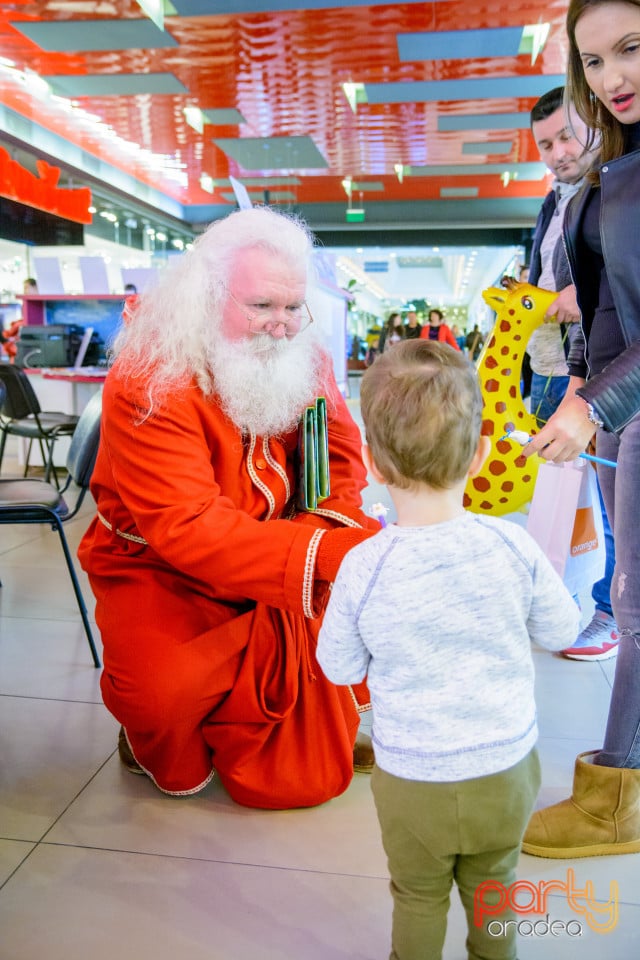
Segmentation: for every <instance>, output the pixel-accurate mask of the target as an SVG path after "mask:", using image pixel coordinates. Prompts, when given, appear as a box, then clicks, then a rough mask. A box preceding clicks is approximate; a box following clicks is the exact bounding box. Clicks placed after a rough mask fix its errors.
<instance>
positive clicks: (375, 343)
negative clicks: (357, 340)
mask: <svg viewBox="0 0 640 960" xmlns="http://www.w3.org/2000/svg"><path fill="white" fill-rule="evenodd" d="M379 353H380V338H379V337H374V339H373V340H372V341H371V346H370V347H369V349H368V350H367V353H366V356H365V358H364V362H365V366H367V367H370V366H371V364H372V363H373V361H374V360H375V359H376V357H377V356H378V354H379Z"/></svg>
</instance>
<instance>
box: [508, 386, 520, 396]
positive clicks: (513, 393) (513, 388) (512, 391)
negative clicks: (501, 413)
mask: <svg viewBox="0 0 640 960" xmlns="http://www.w3.org/2000/svg"><path fill="white" fill-rule="evenodd" d="M517 395H518V388H517V387H516V386H515V384H514V385H513V386H511V387H509V396H510V397H511V398H512V399H513V400H515V399H516V396H517Z"/></svg>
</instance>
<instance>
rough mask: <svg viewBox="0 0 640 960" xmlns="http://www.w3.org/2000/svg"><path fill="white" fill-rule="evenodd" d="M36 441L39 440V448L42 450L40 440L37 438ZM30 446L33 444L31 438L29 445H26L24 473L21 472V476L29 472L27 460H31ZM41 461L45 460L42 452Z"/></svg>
mask: <svg viewBox="0 0 640 960" xmlns="http://www.w3.org/2000/svg"><path fill="white" fill-rule="evenodd" d="M38 442H39V444H40V450H42V440H39V441H38ZM32 446H33V440H29V446H28V447H27V455H26V457H25V460H24V473H23V474H22V476H23V477H26V476H27V474H28V473H29V461H30V460H31V447H32ZM42 462H43V463H44V462H45V461H44V453H43V454H42Z"/></svg>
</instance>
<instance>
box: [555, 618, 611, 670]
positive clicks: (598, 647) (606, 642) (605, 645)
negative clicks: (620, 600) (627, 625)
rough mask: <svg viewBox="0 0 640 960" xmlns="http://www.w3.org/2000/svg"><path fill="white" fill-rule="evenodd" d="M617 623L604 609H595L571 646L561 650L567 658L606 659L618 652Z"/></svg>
mask: <svg viewBox="0 0 640 960" xmlns="http://www.w3.org/2000/svg"><path fill="white" fill-rule="evenodd" d="M619 639H620V638H619V636H618V625H617V623H616V622H615V620H614V619H613V617H612V616H611V615H610V614H608V613H605V612H604V610H596V612H595V613H594V615H593V617H592V618H591V622H590V623H588V624H587V626H586V627H585V628H584V630H583V631H582V633H581V634H580V635H579V636H578V639H577V640H576V642H575V643H574V645H573V646H572V647H568V648H567V649H566V650H562V651H561V653H562V656H563V657H568V658H569V660H608V659H609V658H610V657H615V655H616V654H617V652H618V641H619Z"/></svg>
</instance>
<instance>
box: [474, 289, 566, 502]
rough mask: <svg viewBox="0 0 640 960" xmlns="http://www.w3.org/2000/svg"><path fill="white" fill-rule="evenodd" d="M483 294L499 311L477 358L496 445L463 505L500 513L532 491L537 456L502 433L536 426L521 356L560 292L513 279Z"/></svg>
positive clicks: (486, 428)
mask: <svg viewBox="0 0 640 960" xmlns="http://www.w3.org/2000/svg"><path fill="white" fill-rule="evenodd" d="M482 296H483V297H484V299H485V302H486V303H487V304H488V305H489V306H490V307H491V308H492V309H493V310H495V312H496V314H497V318H496V322H495V326H494V328H493V330H492V332H491V336H490V337H489V338H488V340H487V342H486V344H485V346H484V349H483V351H482V353H481V354H480V356H479V358H478V377H479V380H480V386H481V389H482V397H483V400H484V410H483V418H482V433H483V434H484V435H485V436H487V437H489V438H490V440H491V451H490V453H489V456H488V457H487V459H486V461H485V463H484V466H483V467H482V470H481V471H480V473H478V474H477V475H476V476H475V477H472V478H471V479H470V480H469V482H468V484H467V487H466V490H465V494H464V506H465V507H466V508H467V509H468V510H471V511H473V512H474V513H492V514H496V515H498V516H500V515H502V514H505V513H515V512H516V511H517V510H520V509H521V508H522V507H523V506H524V505H525V503H528V501H529V500H531V497H532V496H533V488H534V485H535V480H536V474H537V472H538V464H539V459H538V457H530V458H529V459H527V458H526V457H524V456H523V455H522V447H521V446H520V444H519V443H516V442H513V441H510V440H503V439H502V438H503V437H504V436H505V434H507V433H510V432H511V431H512V430H524V431H526V433H528V434H533V433H535V432H536V430H537V426H536V418H535V417H534V416H533V415H532V414H530V413H529V412H528V410H527V409H526V407H525V405H524V402H523V400H522V391H521V389H520V380H521V375H522V359H523V355H524V351H525V348H526V346H527V343H528V342H529V337H530V336H531V334H532V333H533V331H534V330H535V328H536V327H537V326H539V325H540V324H541V323H542V321H543V318H544V315H545V313H546V311H547V309H548V307H549V306H550V304H551V303H553V301H554V300H555V299H556V297H557V296H558V294H557V293H552V292H551V291H549V290H541V289H540V288H539V287H533V286H531V284H529V283H516V282H515V281H514V283H513V284H511V285H510V288H509V289H502V288H500V287H489V289H487V290H484V291H483V293H482Z"/></svg>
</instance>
